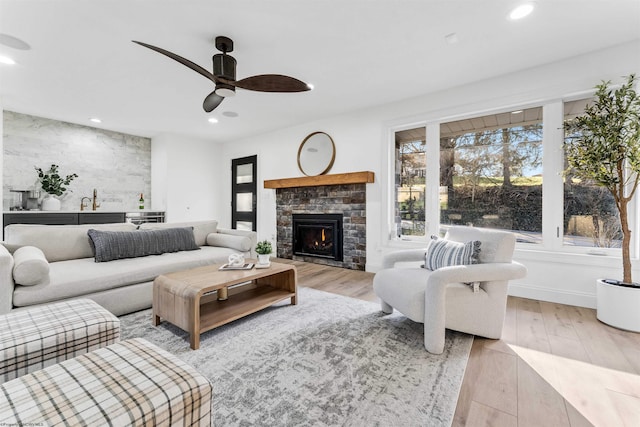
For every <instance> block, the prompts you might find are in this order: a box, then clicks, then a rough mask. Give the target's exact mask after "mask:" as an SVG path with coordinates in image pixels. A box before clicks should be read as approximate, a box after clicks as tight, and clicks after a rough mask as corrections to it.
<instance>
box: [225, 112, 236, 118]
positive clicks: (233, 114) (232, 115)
mask: <svg viewBox="0 0 640 427" xmlns="http://www.w3.org/2000/svg"><path fill="white" fill-rule="evenodd" d="M222 115H223V116H225V117H238V113H236V112H235V111H225V112H224V113H222Z"/></svg>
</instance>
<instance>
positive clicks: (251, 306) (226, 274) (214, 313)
mask: <svg viewBox="0 0 640 427" xmlns="http://www.w3.org/2000/svg"><path fill="white" fill-rule="evenodd" d="M247 262H255V260H247ZM220 266H222V264H216V265H210V266H206V267H199V268H194V269H191V270H185V271H178V272H175V273H169V274H164V275H162V276H158V277H157V278H156V279H155V280H154V281H153V324H154V325H156V326H157V325H159V324H160V322H161V319H164V320H167V321H169V322H171V323H173V324H174V325H176V326H178V327H179V328H181V329H183V330H184V331H186V332H189V338H190V343H191V348H192V349H194V350H197V349H198V348H199V347H200V334H201V333H202V332H206V331H209V330H211V329H214V328H217V327H218V326H221V325H224V324H226V323H229V322H232V321H234V320H236V319H239V318H241V317H244V316H246V315H248V314H251V313H255V312H256V311H259V310H262V309H263V308H266V307H269V306H271V305H273V304H275V303H277V302H279V301H282V300H285V299H287V298H291V304H294V305H295V304H297V272H296V268H295V267H294V266H293V265H289V264H280V263H277V262H272V263H271V266H270V267H269V268H264V269H256V268H255V267H254V268H253V269H252V270H231V271H219V270H218V269H219V268H220ZM236 285H237V286H236Z"/></svg>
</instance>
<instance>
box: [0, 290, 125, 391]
mask: <svg viewBox="0 0 640 427" xmlns="http://www.w3.org/2000/svg"><path fill="white" fill-rule="evenodd" d="M119 340H120V320H119V319H118V318H117V317H116V316H114V315H113V314H112V313H111V312H109V311H108V310H106V309H104V308H103V307H102V306H100V305H99V304H97V303H95V302H94V301H91V300H89V299H79V300H72V301H65V302H60V303H55V304H48V305H44V306H37V307H33V308H29V309H24V310H15V311H12V312H10V313H8V314H5V315H2V316H0V383H3V382H5V381H8V380H11V379H13V378H18V377H20V376H22V375H25V374H28V373H31V372H34V371H37V370H38V369H42V368H45V367H47V366H50V365H53V364H56V363H58V362H61V361H63V360H67V359H71V358H73V357H76V356H78V355H80V354H84V353H87V352H89V351H91V350H95V349H98V348H101V347H106V346H108V345H110V344H113V343H115V342H118V341H119Z"/></svg>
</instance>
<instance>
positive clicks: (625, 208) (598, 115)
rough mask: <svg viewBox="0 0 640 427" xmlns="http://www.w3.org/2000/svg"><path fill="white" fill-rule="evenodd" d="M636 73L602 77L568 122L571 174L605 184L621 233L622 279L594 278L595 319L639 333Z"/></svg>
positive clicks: (639, 151) (639, 139) (639, 172)
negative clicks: (634, 211)
mask: <svg viewBox="0 0 640 427" xmlns="http://www.w3.org/2000/svg"><path fill="white" fill-rule="evenodd" d="M635 83H636V77H635V75H634V74H631V75H629V76H628V77H627V78H626V81H625V83H624V84H622V85H621V86H620V87H618V88H617V89H616V88H612V87H611V82H609V81H603V82H602V83H601V84H599V85H597V86H596V94H595V99H594V100H593V102H592V103H590V104H589V105H588V106H587V107H586V108H585V111H584V114H583V115H581V116H579V117H577V118H575V119H574V120H572V121H571V122H569V123H568V124H567V128H568V130H569V135H570V136H569V137H568V138H567V139H566V141H565V153H566V160H567V164H568V170H571V175H572V176H574V177H577V178H580V179H582V180H584V181H587V182H591V183H594V184H595V185H598V186H601V187H604V188H606V189H607V190H608V191H609V192H610V193H611V195H612V196H613V199H614V201H615V205H616V208H617V210H618V213H619V219H620V229H621V232H622V270H623V277H622V281H619V280H612V279H601V280H598V282H597V284H596V287H597V310H598V319H599V320H601V321H602V322H604V323H607V324H609V325H611V326H616V327H618V328H622V329H627V330H632V331H638V332H640V284H637V283H634V282H633V281H632V279H631V256H630V252H629V250H630V245H631V231H632V230H631V228H630V225H629V203H630V202H631V201H632V200H633V196H634V194H635V192H636V189H637V188H638V184H639V182H640V98H639V97H638V95H637V93H636V91H635V88H634V86H635Z"/></svg>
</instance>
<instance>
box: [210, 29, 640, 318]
mask: <svg viewBox="0 0 640 427" xmlns="http://www.w3.org/2000/svg"><path fill="white" fill-rule="evenodd" d="M639 52H640V41H636V42H633V43H628V44H625V45H621V46H618V47H615V48H612V49H608V50H605V51H599V52H594V53H592V54H589V55H584V56H580V57H575V58H570V59H567V60H565V61H562V62H558V63H554V64H548V65H544V66H541V67H537V68H534V69H529V70H525V71H522V72H519V73H514V74H509V75H505V76H500V77H497V78H494V79H490V80H486V81H482V82H478V83H475V84H470V85H466V86H461V87H457V88H454V89H451V90H445V91H442V92H438V93H432V94H428V95H424V96H419V97H416V98H413V99H409V100H406V101H403V102H398V103H395V104H389V105H384V106H379V107H375V108H370V109H367V110H362V111H358V112H354V113H351V114H346V115H341V116H338V117H332V118H326V119H322V120H318V121H316V122H313V123H308V124H304V125H300V126H296V127H291V128H287V129H282V130H279V131H276V132H272V133H268V134H264V135H260V136H258V137H253V138H248V139H244V140H240V141H235V142H233V143H229V144H225V149H224V161H223V163H224V164H225V165H226V164H230V159H232V158H235V157H241V156H246V155H250V154H258V178H259V190H258V191H259V197H258V216H259V220H258V234H259V238H267V239H272V240H274V239H275V234H276V218H275V190H265V189H263V188H262V183H263V181H264V180H265V179H277V178H291V177H297V176H302V173H301V172H300V171H299V170H298V167H297V162H296V155H297V150H298V146H299V144H300V142H302V140H303V139H304V137H305V136H306V135H308V134H309V133H311V132H314V131H324V132H327V133H328V134H329V135H331V137H332V138H333V139H334V142H335V144H336V161H335V163H334V166H333V168H332V170H331V171H330V172H329V173H343V172H356V171H362V170H370V171H373V172H375V175H376V180H375V183H373V184H367V270H368V271H376V270H378V269H379V268H380V265H381V259H382V255H383V254H384V253H385V252H388V251H390V250H394V249H396V248H398V247H406V246H407V245H406V244H405V242H401V243H396V242H390V241H389V240H388V235H389V233H388V230H389V229H390V226H391V225H390V223H389V222H390V218H389V216H388V215H387V213H386V209H387V206H388V205H387V202H386V200H387V199H388V198H390V194H391V193H390V191H391V188H392V187H391V186H390V185H389V183H388V180H389V159H388V153H389V149H388V147H389V145H388V144H390V140H389V128H390V127H391V126H399V125H403V124H410V123H430V122H435V121H440V120H443V119H452V118H455V117H459V116H462V115H465V116H466V115H470V114H474V115H475V114H478V113H482V112H487V111H492V110H502V109H505V108H509V107H520V108H522V107H526V106H529V105H538V104H539V103H541V102H545V101H550V100H557V99H561V98H563V97H566V96H571V95H576V94H579V93H587V92H589V91H590V90H591V89H592V88H593V86H594V85H595V84H597V83H599V82H600V80H603V79H604V80H609V79H610V80H613V81H619V80H620V77H621V76H625V75H628V74H630V73H633V72H636V73H638V74H640V53H639ZM228 170H229V169H227V171H225V174H224V184H223V186H222V188H223V190H222V191H223V192H222V196H223V199H224V200H229V199H230V192H229V188H230V179H231V178H230V173H229V172H228ZM226 215H228V213H227V214H226ZM221 218H222V217H221ZM224 218H225V220H228V217H227V216H225V217H224ZM585 257H587V256H585V255H580V256H576V255H562V256H559V255H558V254H548V253H536V252H535V251H531V250H529V249H523V248H519V249H518V250H517V253H516V259H517V260H519V261H522V262H523V263H525V264H526V265H527V267H528V268H529V270H530V273H529V275H528V277H527V278H526V279H524V280H521V281H518V282H515V283H514V284H513V286H512V287H511V293H512V294H514V295H520V296H525V297H531V298H539V299H544V300H550V301H557V302H563V303H568V304H575V305H583V306H590V307H593V306H595V284H594V281H595V279H596V278H599V277H601V276H602V277H605V276H609V277H617V276H619V274H620V273H619V271H620V267H619V264H620V262H619V259H617V258H613V257H596V259H595V260H594V259H593V258H594V256H590V257H589V258H585ZM637 274H638V273H636V277H638V275H637Z"/></svg>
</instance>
